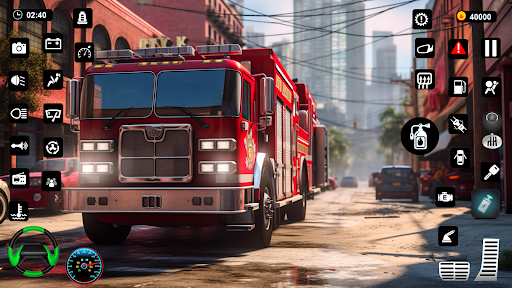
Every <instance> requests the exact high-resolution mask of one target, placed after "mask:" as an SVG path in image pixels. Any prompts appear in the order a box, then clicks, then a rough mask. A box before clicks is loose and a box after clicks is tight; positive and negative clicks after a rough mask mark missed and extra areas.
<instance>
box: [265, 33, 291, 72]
mask: <svg viewBox="0 0 512 288" xmlns="http://www.w3.org/2000/svg"><path fill="white" fill-rule="evenodd" d="M290 43H291V41H290V40H288V39H287V38H283V39H282V40H281V41H279V42H274V43H272V45H270V47H271V48H272V49H273V50H274V53H276V55H277V57H278V58H279V61H281V64H282V65H283V67H284V69H286V72H288V75H290V77H291V78H292V79H294V78H295V76H294V74H293V66H294V65H293V64H292V63H293V60H292V59H293V45H291V44H290Z"/></svg>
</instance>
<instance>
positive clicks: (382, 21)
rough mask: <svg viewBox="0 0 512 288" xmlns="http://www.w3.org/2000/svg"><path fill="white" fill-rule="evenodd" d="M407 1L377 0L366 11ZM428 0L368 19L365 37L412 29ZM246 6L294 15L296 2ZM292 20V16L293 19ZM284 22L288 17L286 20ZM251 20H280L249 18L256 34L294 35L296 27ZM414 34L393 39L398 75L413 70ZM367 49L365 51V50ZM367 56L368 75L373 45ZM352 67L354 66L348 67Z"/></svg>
mask: <svg viewBox="0 0 512 288" xmlns="http://www.w3.org/2000/svg"><path fill="white" fill-rule="evenodd" d="M403 1H405V0H373V1H367V2H365V8H366V9H368V8H371V7H376V6H384V5H387V4H393V3H398V2H403ZM426 3H427V0H419V1H416V2H413V3H410V4H407V5H404V6H401V7H399V8H395V9H392V10H389V11H386V12H385V13H382V14H380V15H378V16H376V17H373V18H370V19H368V20H366V24H365V30H366V32H365V35H372V32H373V31H375V30H379V31H391V32H393V33H397V32H399V31H401V30H404V29H406V28H410V27H411V26H412V10H413V9H423V8H425V5H426ZM244 6H245V7H247V8H250V9H253V10H256V11H258V12H262V13H264V14H278V13H289V12H293V0H244ZM383 9H385V8H380V9H376V10H369V11H366V14H370V13H374V12H376V11H381V10H383ZM246 13H247V14H248V13H251V14H255V13H254V12H250V11H246ZM290 18H291V17H290ZM283 19H284V18H283ZM247 20H257V21H274V22H275V21H277V20H273V19H271V18H267V17H251V18H249V17H246V18H245V21H244V25H245V26H246V27H247V26H249V25H252V26H254V31H255V32H263V33H265V34H280V33H291V32H293V28H292V27H286V26H283V25H278V24H269V23H257V22H251V21H247ZM411 32H414V31H413V30H412V29H410V30H408V31H405V32H403V33H411ZM285 37H287V38H288V39H289V40H292V39H293V35H284V36H274V37H265V44H266V45H270V44H271V43H273V42H278V41H281V39H282V38H285ZM411 39H412V37H411V35H407V36H400V37H393V42H394V44H395V45H396V46H397V68H398V69H397V73H399V74H404V76H409V75H410V71H411V67H412V48H411V47H412V46H411ZM371 41H373V39H372V38H366V43H369V42H371ZM361 49H363V48H361ZM365 55H366V59H365V60H366V67H367V68H366V69H365V73H367V74H368V75H369V74H370V73H371V66H372V64H373V60H372V45H371V44H369V45H367V46H365ZM348 68H352V67H348ZM359 73H362V69H361V70H359Z"/></svg>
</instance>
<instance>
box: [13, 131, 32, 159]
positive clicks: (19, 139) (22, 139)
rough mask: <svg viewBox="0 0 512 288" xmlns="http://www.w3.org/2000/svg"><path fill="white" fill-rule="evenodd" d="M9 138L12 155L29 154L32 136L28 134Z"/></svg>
mask: <svg viewBox="0 0 512 288" xmlns="http://www.w3.org/2000/svg"><path fill="white" fill-rule="evenodd" d="M9 140H10V141H9V142H10V143H9V147H10V150H11V155H28V154H29V153H30V149H29V144H30V138H29V137H28V136H27V135H17V136H11V137H10V138H9Z"/></svg>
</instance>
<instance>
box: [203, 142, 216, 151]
mask: <svg viewBox="0 0 512 288" xmlns="http://www.w3.org/2000/svg"><path fill="white" fill-rule="evenodd" d="M199 143H200V146H199V147H200V148H201V150H214V149H215V141H213V140H201V141H200V142H199Z"/></svg>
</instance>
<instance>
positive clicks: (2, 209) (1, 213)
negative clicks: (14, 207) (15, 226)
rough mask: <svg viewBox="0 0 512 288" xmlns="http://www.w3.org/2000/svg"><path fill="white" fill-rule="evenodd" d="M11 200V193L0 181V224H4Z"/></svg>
mask: <svg viewBox="0 0 512 288" xmlns="http://www.w3.org/2000/svg"><path fill="white" fill-rule="evenodd" d="M10 200H11V192H10V191H9V186H7V182H5V181H2V180H0V224H2V222H4V220H5V218H6V217H7V211H8V210H9V201H10Z"/></svg>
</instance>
